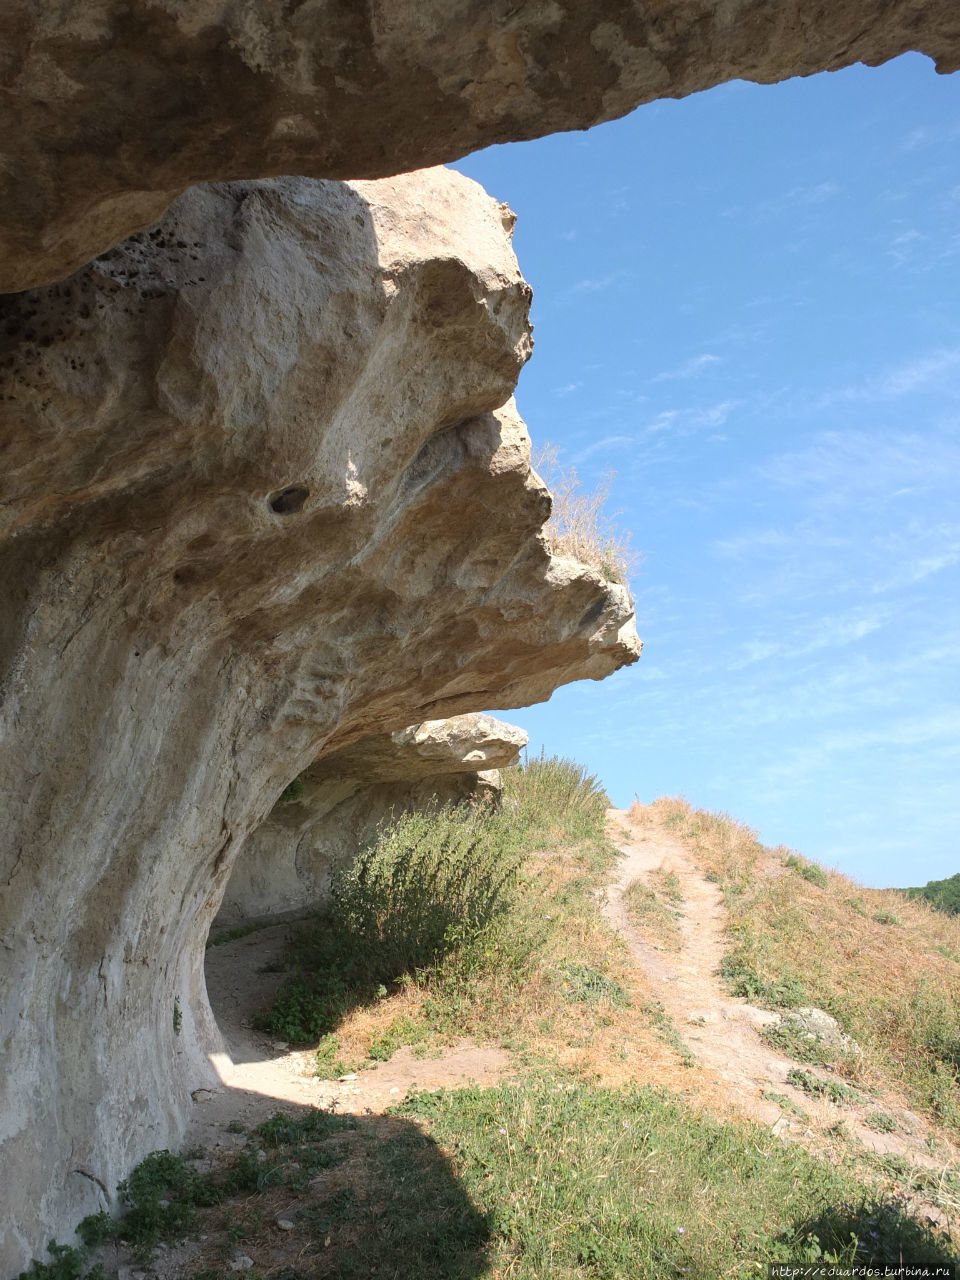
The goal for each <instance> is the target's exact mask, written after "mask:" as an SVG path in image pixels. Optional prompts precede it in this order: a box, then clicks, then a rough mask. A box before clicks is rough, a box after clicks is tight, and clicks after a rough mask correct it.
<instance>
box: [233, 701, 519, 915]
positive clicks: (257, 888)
mask: <svg viewBox="0 0 960 1280" xmlns="http://www.w3.org/2000/svg"><path fill="white" fill-rule="evenodd" d="M526 744H527V735H526V733H524V731H523V730H522V729H518V728H517V726H516V725H512V724H505V723H504V722H503V721H502V720H496V719H494V717H493V716H485V715H464V716H454V717H452V718H451V719H449V720H427V721H425V722H424V723H423V724H415V725H411V726H410V727H409V728H407V729H402V730H400V731H399V732H398V733H385V734H379V735H378V736H376V737H372V738H363V739H362V740H361V741H360V742H358V743H355V744H354V745H353V746H352V747H346V748H345V749H344V750H343V751H334V752H333V753H332V754H330V755H326V756H324V757H323V758H322V759H321V760H319V761H318V762H317V763H316V764H315V765H312V766H311V767H310V768H309V769H306V770H305V771H304V772H303V773H302V774H301V775H300V777H299V778H298V779H297V780H296V782H295V783H294V784H293V785H292V786H290V787H289V788H287V790H286V791H285V792H284V794H283V795H282V796H281V797H280V799H279V800H278V801H277V803H276V804H275V805H274V807H273V809H272V810H271V811H270V814H269V816H268V817H267V819H266V821H265V822H264V823H263V824H262V825H261V826H259V827H258V828H257V830H256V831H254V832H252V834H251V835H250V836H249V838H248V839H247V840H246V841H245V842H244V845H243V848H242V849H241V850H240V853H239V855H238V857H237V860H236V864H235V866H234V869H233V874H232V875H231V877H230V883H229V884H228V885H227V889H226V892H225V893H224V897H223V902H222V904H221V907H220V911H219V914H218V915H217V918H216V920H215V922H214V925H213V928H214V931H216V930H218V929H229V928H231V927H234V926H236V925H238V924H242V923H244V922H246V921H249V920H256V919H262V918H264V917H276V916H280V915H293V914H302V913H304V912H305V911H309V910H312V909H315V908H317V907H320V906H322V905H323V904H324V903H325V902H326V901H327V899H328V897H329V891H330V877H331V874H332V873H333V872H334V871H336V869H337V868H338V867H342V866H344V865H345V864H347V863H348V862H349V861H350V859H351V858H353V857H354V856H355V855H356V853H357V851H358V850H359V849H361V848H362V847H363V846H364V845H365V844H366V843H367V842H368V841H371V840H373V839H375V838H376V835H377V832H378V830H379V829H380V828H381V827H382V826H383V825H384V824H386V823H389V822H390V821H391V820H393V819H394V818H396V817H399V816H400V815H401V814H403V813H407V812H410V811H412V810H426V809H430V808H433V807H436V806H448V805H454V804H461V803H479V804H485V803H488V802H491V801H495V800H496V798H497V797H498V796H499V793H500V772H499V771H500V770H501V769H504V768H507V767H508V766H510V765H514V764H516V763H517V761H518V759H519V753H520V750H521V748H522V747H525V746H526Z"/></svg>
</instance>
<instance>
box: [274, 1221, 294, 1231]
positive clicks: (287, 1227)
mask: <svg viewBox="0 0 960 1280" xmlns="http://www.w3.org/2000/svg"><path fill="white" fill-rule="evenodd" d="M277 1226H278V1227H279V1229H280V1230H281V1231H292V1230H293V1223H292V1222H291V1221H290V1219H289V1218H278V1219H277Z"/></svg>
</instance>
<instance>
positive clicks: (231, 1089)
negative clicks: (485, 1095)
mask: <svg viewBox="0 0 960 1280" xmlns="http://www.w3.org/2000/svg"><path fill="white" fill-rule="evenodd" d="M291 927H293V926H291V924H289V923H285V924H280V925H273V926H270V927H268V928H266V929H261V930H259V931H258V932H256V933H250V934H247V935H246V936H245V937H243V938H237V939H235V940H234V941H233V942H226V943H222V944H220V945H219V946H215V947H211V948H210V949H209V950H208V951H207V958H206V966H205V969H206V978H207V993H208V995H209V997H210V1004H211V1006H212V1008H213V1012H214V1015H215V1016H216V1019H217V1025H218V1026H219V1028H220V1031H221V1034H222V1035H223V1039H224V1045H225V1051H224V1052H223V1053H221V1054H217V1055H215V1057H214V1065H215V1066H216V1068H217V1072H218V1074H219V1076H220V1079H221V1081H222V1084H223V1088H221V1089H219V1090H198V1091H197V1094H196V1095H195V1100H196V1101H197V1103H198V1105H197V1107H196V1111H195V1116H194V1121H193V1124H192V1126H191V1129H190V1132H189V1134H188V1136H187V1143H188V1145H195V1144H199V1145H200V1146H205V1147H208V1148H209V1147H216V1146H221V1147H225V1146H226V1147H228V1146H231V1145H237V1146H240V1145H242V1143H243V1141H244V1140H243V1138H242V1137H239V1138H232V1135H230V1134H228V1133H226V1132H225V1130H226V1126H227V1125H228V1124H229V1123H230V1122H231V1121H235V1122H239V1124H241V1125H242V1126H243V1127H244V1128H250V1127H251V1126H252V1125H256V1124H259V1123H260V1121H261V1120H265V1119H267V1117H268V1116H271V1115H272V1114H273V1113H274V1112H275V1111H277V1110H279V1109H283V1107H282V1104H284V1103H287V1104H289V1103H295V1104H298V1105H300V1106H314V1107H323V1108H325V1109H328V1110H336V1109H339V1110H342V1111H345V1112H346V1111H349V1112H352V1113H357V1114H361V1113H362V1114H365V1115H373V1114H377V1113H380V1112H383V1111H384V1110H386V1108H387V1107H390V1106H392V1105H394V1104H395V1103H396V1102H398V1101H399V1100H400V1099H401V1098H402V1097H403V1096H404V1095H405V1094H406V1093H407V1092H408V1090H410V1089H439V1088H455V1087H457V1086H458V1085H464V1084H468V1083H475V1084H494V1083H495V1082H496V1081H497V1080H499V1079H501V1078H502V1077H503V1076H504V1074H506V1073H507V1071H508V1070H509V1066H510V1058H509V1055H508V1054H506V1053H504V1052H503V1051H502V1050H500V1049H494V1048H482V1047H479V1046H477V1045H474V1044H471V1043H469V1042H468V1041H463V1042H461V1043H460V1044H457V1045H454V1046H453V1047H451V1048H446V1049H443V1050H442V1051H438V1053H437V1054H436V1056H430V1057H420V1056H417V1054H416V1053H415V1052H414V1051H413V1050H411V1049H400V1050H398V1052H397V1053H395V1054H394V1055H393V1057H392V1058H391V1059H390V1061H389V1062H378V1063H377V1064H376V1065H375V1066H371V1067H369V1068H368V1069H366V1070H363V1071H358V1072H356V1073H352V1072H351V1073H350V1075H349V1078H346V1077H345V1078H344V1079H342V1080H318V1079H317V1077H316V1075H315V1074H314V1054H313V1052H312V1051H310V1050H307V1051H301V1050H297V1049H293V1048H291V1047H290V1046H289V1045H287V1044H284V1043H283V1042H282V1041H279V1040H277V1039H276V1038H275V1037H273V1036H270V1035H268V1034H265V1033H263V1032H260V1031H257V1030H255V1029H254V1026H253V1018H254V1015H255V1014H256V1013H259V1012H260V1011H261V1010H263V1009H265V1008H267V1007H269V1005H270V1003H271V1001H272V1000H273V997H274V996H275V994H276V992H277V989H278V987H279V986H280V984H281V983H282V982H283V978H284V975H283V973H279V972H269V971H268V972H264V970H265V969H266V970H270V969H271V968H274V967H276V966H277V965H278V962H279V961H280V960H281V958H282V956H283V953H284V949H285V945H286V941H287V938H288V937H289V933H290V929H291ZM278 1104H279V1105H278Z"/></svg>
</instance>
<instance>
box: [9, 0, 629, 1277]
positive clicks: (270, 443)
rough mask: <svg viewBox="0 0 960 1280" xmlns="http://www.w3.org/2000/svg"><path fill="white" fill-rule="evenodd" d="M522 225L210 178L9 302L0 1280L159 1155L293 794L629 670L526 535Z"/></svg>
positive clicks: (184, 1104) (186, 1100) (334, 191)
mask: <svg viewBox="0 0 960 1280" xmlns="http://www.w3.org/2000/svg"><path fill="white" fill-rule="evenodd" d="M184 12H185V13H186V10H184ZM184 21H186V19H184ZM91 23H92V24H93V27H95V19H94V18H91ZM93 27H92V29H93ZM511 222H512V219H511V218H510V217H509V216H508V214H507V211H505V210H504V209H502V208H501V207H500V206H499V205H497V204H496V203H495V202H494V201H492V200H491V199H490V198H489V197H487V196H486V195H485V194H484V193H483V192H482V190H481V189H480V188H479V187H478V186H476V185H475V184H474V183H472V182H470V181H468V180H467V179H464V178H462V177H460V176H459V175H456V174H453V173H450V172H447V171H443V170H432V171H429V172H425V173H421V174H416V175H411V176H408V177H404V178H399V179H390V180H386V181H383V182H380V183H357V184H352V185H344V184H340V183H336V182H315V181H311V180H307V179H284V180H280V181H269V182H263V183H237V184H232V185H226V186H211V187H202V188H196V189H194V190H192V191H190V192H189V193H188V194H187V195H185V196H184V197H182V198H181V199H180V200H179V201H177V202H176V204H175V205H174V206H173V207H172V208H171V209H170V210H169V212H168V213H167V215H166V216H165V218H164V219H163V221H162V223H161V224H159V225H158V226H157V227H156V228H154V229H152V230H151V231H149V232H148V233H146V234H144V235H141V236H138V237H135V238H133V239H131V240H128V241H126V242H124V243H123V244H122V245H120V246H118V247H117V248H116V249H114V250H112V251H111V252H110V253H109V254H108V255H106V256H105V257H103V258H101V259H99V260H98V261H96V262H94V263H92V264H90V265H89V266H87V267H85V268H84V269H83V270H82V271H80V272H79V273H77V274H76V275H74V276H73V277H72V278H71V279H69V280H67V281H65V282H63V283H62V284H59V285H54V286H51V287H49V288H45V289H42V290H35V291H31V292H27V293H23V294H19V295H12V296H8V297H6V298H4V299H3V300H2V308H3V323H2V324H0V375H2V377H0V380H2V385H0V476H2V480H0V486H2V488H0V503H2V506H0V511H2V537H0V558H2V572H0V591H2V599H0V694H2V707H0V716H2V723H0V729H2V746H0V788H2V794H3V796H4V805H5V811H4V821H3V823H2V826H0V842H2V843H0V886H2V889H3V893H2V903H0V955H2V956H3V958H4V963H3V981H4V986H3V991H2V993H0V1053H2V1058H3V1063H4V1070H3V1072H2V1075H0V1169H3V1170H4V1171H5V1173H6V1175H7V1176H5V1177H4V1179H3V1188H2V1197H3V1204H2V1212H0V1221H2V1223H3V1227H4V1232H5V1234H4V1235H3V1238H2V1247H0V1274H3V1275H7V1274H9V1273H15V1272H16V1271H17V1270H18V1269H19V1268H20V1267H21V1266H23V1265H24V1263H25V1261H26V1260H27V1259H28V1258H29V1257H30V1256H31V1255H35V1254H39V1253H40V1252H41V1251H42V1248H43V1246H44V1245H45V1244H46V1242H47V1241H48V1240H49V1239H50V1238H51V1237H53V1236H57V1237H59V1238H60V1239H61V1240H63V1239H69V1238H70V1231H71V1230H72V1228H73V1226H74V1225H75V1223H76V1222H77V1221H78V1220H79V1218H80V1217H82V1216H83V1215H84V1214H86V1213H89V1212H91V1211H94V1210H96V1209H97V1208H98V1207H100V1206H101V1205H102V1204H103V1203H105V1200H106V1197H107V1196H108V1195H109V1194H110V1193H112V1192H113V1191H114V1189H115V1187H116V1184H117V1182H118V1181H119V1180H120V1179H121V1178H122V1177H124V1176H125V1175H126V1173H127V1172H128V1171H129V1169H130V1167H131V1165H132V1164H134V1163H135V1162H136V1161H137V1160H138V1159H139V1158H141V1157H142V1156H143V1155H144V1154H145V1153H146V1152H148V1151H150V1150H152V1149H155V1148H158V1147H166V1146H169V1145H172V1144H175V1143H176V1142H177V1141H178V1139H179V1136H180V1134H181V1133H182V1132H183V1128H184V1122H185V1116H186V1115H187V1113H188V1112H189V1109H190V1107H191V1106H192V1105H193V1104H192V1103H191V1092H192V1091H194V1090H197V1089H198V1088H202V1087H204V1086H205V1085H208V1084H210V1083H212V1081H213V1079H214V1076H213V1072H212V1068H211V1067H210V1065H209V1061H208V1058H207V1054H208V1052H209V1051H211V1050H212V1049H214V1048H215V1047H216V1046H217V1043H218V1039H217V1033H216V1028H215V1026H214V1024H213V1020H212V1017H211V1015H210V1012H209V1006H208V1004H207V1000H206V994H205V990H204V984H203V969H202V956H203V943H204V939H205V937H206V934H207V931H208V927H209V924H210V921H211V920H212V919H213V917H214V916H215V914H216V912H217V909H218V907H219V905H220V899H221V896H222V893H223V889H224V886H225V884H226V883H227V880H228V878H229V875H230V871H231V868H232V865H233V861H234V858H235V856H236V853H237V851H238V850H239V849H240V847H241V846H242V844H243V842H244V841H245V840H246V838H247V837H248V836H249V835H250V833H251V832H252V831H254V830H255V829H256V828H257V827H258V826H259V825H260V823H261V822H262V821H263V819H264V817H265V816H266V814H267V813H268V812H269V811H270V810H271V808H272V807H273V805H274V803H275V802H276V800H277V798H278V796H279V795H280V793H281V792H282V790H283V789H284V787H285V786H286V785H287V784H288V783H289V782H290V781H291V779H293V778H295V777H296V776H297V775H299V774H300V773H302V772H303V770H304V769H306V768H307V767H308V766H309V765H311V764H312V763H313V762H314V761H317V760H318V759H320V758H321V757H323V756H324V755H325V754H329V753H331V752H333V751H342V750H344V749H347V748H350V747H351V746H352V744H354V743H357V742H359V741H360V740H361V739H365V738H369V737H371V736H373V735H379V734H389V733H392V732H395V731H397V730H401V729H403V728H405V727H406V726H409V725H411V724H413V723H415V722H420V721H423V720H428V719H438V718H443V717H447V716H450V715H457V714H461V713H463V712H466V711H471V710H476V709H478V708H481V707H499V706H518V705H522V704H524V703H527V702H530V701H534V700H538V699H542V698H545V697H547V696H548V695H549V693H550V692H551V691H552V690H553V688H554V687H556V686H557V685H558V684H561V683H563V682H564V681H567V680H572V679H577V678H581V677H584V676H586V677H593V678H601V677H603V676H606V675H608V674H609V673H610V672H612V671H614V670H615V669H616V668H617V667H619V666H622V665H623V664H625V663H629V662H632V661H633V660H634V659H635V658H636V656H637V654H638V651H639V643H638V641H637V639H636V635H635V632H634V629H633V620H632V606H631V603H630V600H629V597H628V595H627V592H626V591H625V590H624V589H623V588H622V587H618V586H616V585H614V584H610V583H608V582H606V581H604V580H603V579H602V577H601V576H600V575H599V574H598V573H596V572H593V571H590V570H585V569H581V568H578V567H577V566H576V565H575V564H573V563H571V562H570V561H556V560H551V558H550V557H549V555H548V553H547V552H546V550H545V548H544V545H543V542H542V539H541V536H540V532H539V531H540V528H541V526H542V524H543V522H544V520H545V518H546V516H547V513H548V510H549V505H550V504H549V497H548V495H547V493H546V491H545V489H544V486H543V484H542V483H541V482H540V480H539V479H538V478H537V476H536V475H534V474H533V473H532V472H531V469H530V462H529V441H528V438H527V435H526V431H525V428H524V426H523V423H522V422H521V421H520V420H519V418H518V417H517V415H516V412H515V411H514V409H513V408H512V404H511V402H510V399H509V397H510V394H511V391H512V389H513V386H514V383H515V381H516V378H517V375H518V373H519V370H520V368H521V366H522V364H523V362H524V360H525V359H526V358H527V356H528V354H529V351H530V345H531V344H530V332H529V324H528V319H527V311H528V303H529V297H530V290H529V288H528V287H527V286H526V284H525V283H524V282H523V280H522V278H521V276H520V273H519V271H518V269H517V264H516V261H515V259H514V256H513V253H512V250H511V248H510V244H509V234H508V231H509V227H510V225H511ZM10 1171H14V1173H13V1175H12V1176H10Z"/></svg>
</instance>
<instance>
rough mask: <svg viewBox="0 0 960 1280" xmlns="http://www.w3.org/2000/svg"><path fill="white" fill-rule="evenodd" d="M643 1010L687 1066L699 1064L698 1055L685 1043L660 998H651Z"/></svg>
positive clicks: (659, 1035) (665, 1041) (662, 1038)
mask: <svg viewBox="0 0 960 1280" xmlns="http://www.w3.org/2000/svg"><path fill="white" fill-rule="evenodd" d="M643 1012H644V1013H645V1014H646V1015H647V1017H648V1018H649V1019H650V1021H651V1023H652V1024H653V1027H654V1030H655V1031H656V1033H657V1036H658V1037H659V1038H660V1039H661V1040H662V1041H663V1043H664V1044H667V1045H669V1046H670V1048H671V1049H673V1051H674V1052H675V1053H676V1054H677V1056H678V1057H679V1059H680V1061H681V1063H682V1064H683V1065H684V1066H685V1067H695V1066H697V1065H698V1063H697V1055H696V1054H695V1053H694V1052H693V1051H692V1050H691V1049H689V1048H687V1046H686V1045H685V1044H684V1042H683V1039H682V1038H681V1036H680V1032H679V1031H678V1030H677V1028H676V1027H675V1026H674V1024H673V1020H672V1019H671V1017H670V1015H669V1014H668V1013H667V1011H666V1009H665V1008H664V1007H663V1005H662V1004H661V1002H660V1001H659V1000H649V1001H648V1002H647V1003H646V1004H645V1005H644V1006H643Z"/></svg>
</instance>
